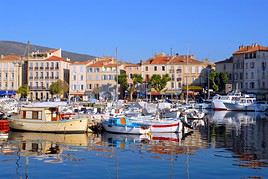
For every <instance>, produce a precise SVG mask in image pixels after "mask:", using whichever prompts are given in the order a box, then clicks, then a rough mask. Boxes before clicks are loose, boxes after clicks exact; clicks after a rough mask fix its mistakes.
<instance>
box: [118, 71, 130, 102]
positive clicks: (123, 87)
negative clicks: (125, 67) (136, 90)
mask: <svg viewBox="0 0 268 179" xmlns="http://www.w3.org/2000/svg"><path fill="white" fill-rule="evenodd" d="M115 80H117V79H115ZM118 84H120V88H119V90H120V99H124V97H125V91H126V90H127V88H128V83H127V75H126V72H124V71H123V72H121V73H120V75H118Z"/></svg>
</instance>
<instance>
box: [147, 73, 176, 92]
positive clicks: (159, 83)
mask: <svg viewBox="0 0 268 179" xmlns="http://www.w3.org/2000/svg"><path fill="white" fill-rule="evenodd" d="M170 80H171V78H170V77H169V75H168V74H165V75H163V76H162V77H161V75H156V74H154V75H153V76H152V78H151V79H150V81H149V85H150V86H151V87H152V88H154V89H155V90H156V91H157V92H160V91H162V90H163V89H164V88H165V87H166V85H167V82H168V81H170Z"/></svg>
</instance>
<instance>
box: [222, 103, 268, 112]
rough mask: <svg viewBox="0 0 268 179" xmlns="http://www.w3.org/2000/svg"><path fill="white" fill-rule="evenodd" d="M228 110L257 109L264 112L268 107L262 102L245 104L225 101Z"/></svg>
mask: <svg viewBox="0 0 268 179" xmlns="http://www.w3.org/2000/svg"><path fill="white" fill-rule="evenodd" d="M224 104H225V106H226V108H227V110H228V111H256V112H264V111H265V110H267V109H268V108H267V107H266V106H265V105H261V104H251V105H243V104H239V103H224Z"/></svg>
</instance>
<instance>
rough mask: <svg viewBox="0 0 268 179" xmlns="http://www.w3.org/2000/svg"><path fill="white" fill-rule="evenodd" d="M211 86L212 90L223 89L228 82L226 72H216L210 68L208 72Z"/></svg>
mask: <svg viewBox="0 0 268 179" xmlns="http://www.w3.org/2000/svg"><path fill="white" fill-rule="evenodd" d="M209 80H210V84H211V87H212V89H213V90H214V91H224V90H225V85H226V83H227V82H228V74H227V73H226V72H220V73H218V72H216V71H215V70H212V71H211V72H210V74H209Z"/></svg>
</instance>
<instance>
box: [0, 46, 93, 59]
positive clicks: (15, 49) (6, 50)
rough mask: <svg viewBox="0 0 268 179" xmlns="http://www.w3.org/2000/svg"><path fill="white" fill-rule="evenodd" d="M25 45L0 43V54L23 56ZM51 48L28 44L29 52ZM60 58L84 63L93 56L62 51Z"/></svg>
mask: <svg viewBox="0 0 268 179" xmlns="http://www.w3.org/2000/svg"><path fill="white" fill-rule="evenodd" d="M26 46H27V44H26V43H21V42H15V41H0V54H2V55H7V54H17V55H22V56H23V55H25V52H26ZM49 49H53V48H49V47H44V46H39V45H33V44H30V52H32V51H36V50H40V51H44V50H49ZM62 57H64V58H70V59H71V60H75V61H85V60H89V59H93V58H94V56H91V55H86V54H79V53H73V52H69V51H64V50H62Z"/></svg>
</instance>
